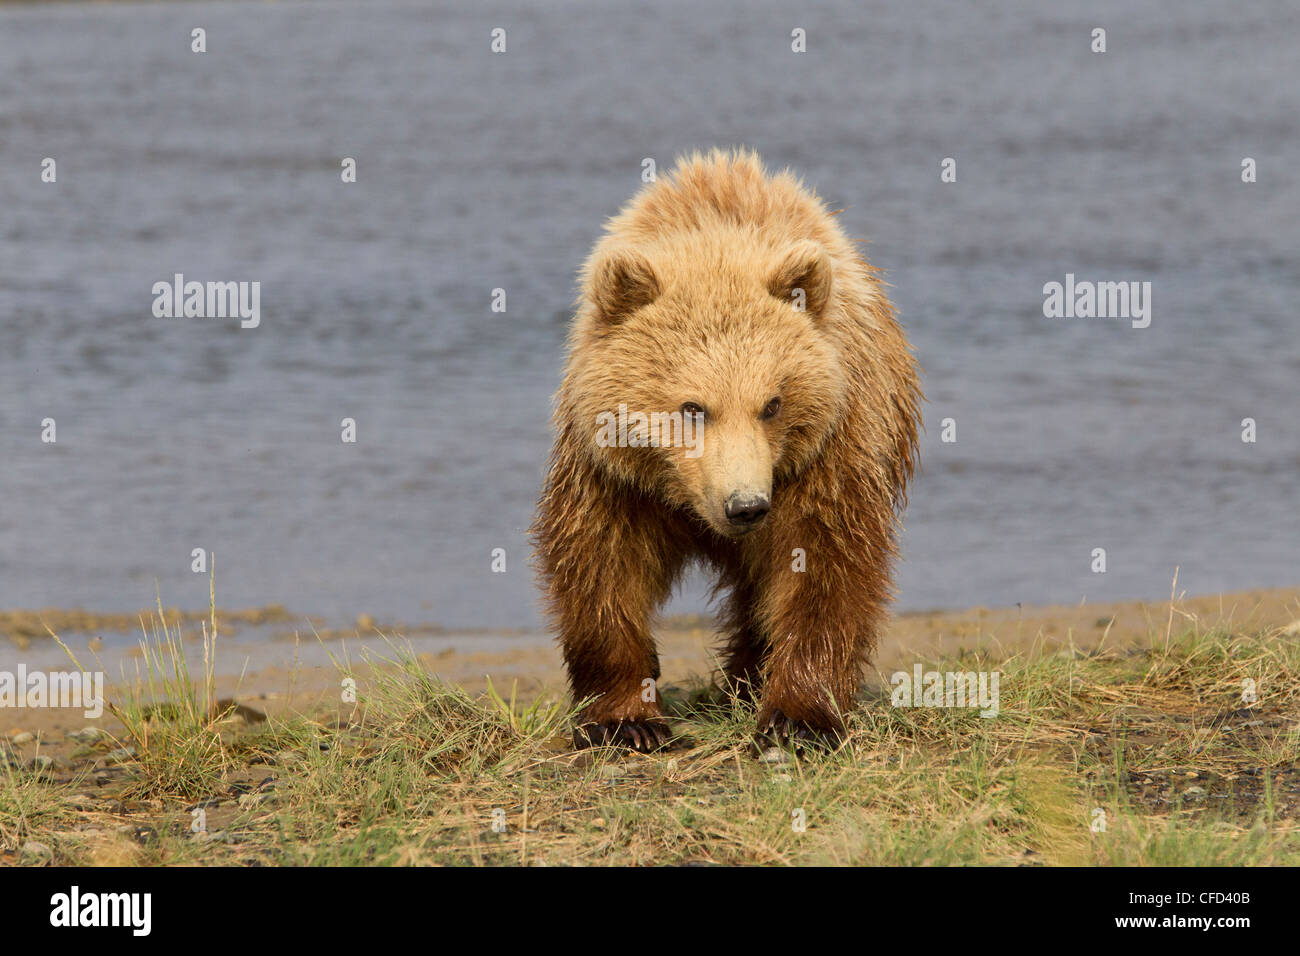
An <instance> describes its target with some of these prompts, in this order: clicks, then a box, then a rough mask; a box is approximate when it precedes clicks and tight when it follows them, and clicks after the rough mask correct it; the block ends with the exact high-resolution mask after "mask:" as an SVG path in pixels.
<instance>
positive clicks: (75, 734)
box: [68, 727, 108, 744]
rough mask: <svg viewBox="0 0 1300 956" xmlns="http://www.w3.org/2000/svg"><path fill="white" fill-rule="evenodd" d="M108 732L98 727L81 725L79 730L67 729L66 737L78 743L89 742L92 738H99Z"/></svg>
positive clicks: (105, 735)
mask: <svg viewBox="0 0 1300 956" xmlns="http://www.w3.org/2000/svg"><path fill="white" fill-rule="evenodd" d="M107 736H108V732H107V731H105V730H101V729H100V728H98V727H82V728H81V729H80V730H70V731H68V739H69V740H75V741H77V742H78V743H83V744H85V743H90V742H91V741H92V740H99V739H100V738H101V737H107Z"/></svg>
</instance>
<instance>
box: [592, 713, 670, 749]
mask: <svg viewBox="0 0 1300 956" xmlns="http://www.w3.org/2000/svg"><path fill="white" fill-rule="evenodd" d="M672 736H673V735H672V732H671V731H670V730H669V729H668V725H667V724H665V723H663V722H662V721H652V720H620V721H617V722H613V723H608V724H582V725H581V726H579V727H578V728H577V729H575V730H574V731H573V745H574V746H575V747H578V748H584V747H604V746H616V747H618V746H622V747H631V748H632V749H633V750H637V751H640V752H641V753H650V752H651V751H653V750H659V749H661V748H663V747H666V746H667V745H668V742H669V741H670V740H671V739H672Z"/></svg>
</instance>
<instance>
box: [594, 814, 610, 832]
mask: <svg viewBox="0 0 1300 956" xmlns="http://www.w3.org/2000/svg"><path fill="white" fill-rule="evenodd" d="M591 825H592V826H593V827H595V828H596V829H597V830H603V829H605V827H607V826H609V824H608V823H606V822H605V818H604V817H596V819H594V820H592V821H591Z"/></svg>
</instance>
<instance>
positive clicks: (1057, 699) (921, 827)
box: [0, 613, 1300, 865]
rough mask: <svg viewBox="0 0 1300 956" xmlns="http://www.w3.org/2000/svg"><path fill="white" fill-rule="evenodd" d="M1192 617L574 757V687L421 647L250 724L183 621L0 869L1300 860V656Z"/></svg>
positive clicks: (4, 801)
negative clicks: (473, 676) (990, 689)
mask: <svg viewBox="0 0 1300 956" xmlns="http://www.w3.org/2000/svg"><path fill="white" fill-rule="evenodd" d="M159 619H160V621H161V619H162V615H161V613H160V614H159ZM1180 628H1181V629H1182V632H1181V634H1175V632H1174V628H1173V618H1172V615H1171V618H1170V620H1169V622H1168V624H1167V625H1166V627H1165V628H1164V629H1163V633H1155V634H1153V635H1152V637H1151V638H1150V640H1149V641H1148V642H1147V644H1146V645H1145V646H1141V647H1136V648H1134V647H1129V648H1124V649H1113V650H1107V649H1103V650H1100V651H1093V652H1087V653H1085V652H1082V651H1080V650H1077V649H1067V650H1065V651H1052V652H1047V651H1042V650H1036V651H1033V652H1031V653H1027V654H1024V655H1019V656H1009V657H1007V656H1004V657H1001V658H1000V659H994V658H993V657H991V656H989V655H988V654H968V655H964V656H962V657H960V658H959V659H957V660H952V661H938V662H933V663H931V664H929V665H927V669H934V670H940V671H947V670H956V671H989V670H997V671H999V672H1000V674H1001V684H1000V686H1001V701H1000V713H999V714H998V716H997V717H996V718H993V719H986V718H982V717H980V716H979V715H978V713H977V712H976V711H974V710H970V709H944V708H916V709H905V708H894V707H891V706H890V701H889V694H888V690H887V689H885V690H882V691H877V692H875V693H874V694H872V695H869V698H868V699H867V700H866V701H865V702H864V704H863V706H862V707H861V708H859V710H858V712H857V713H856V714H855V715H853V718H852V723H851V729H852V733H851V736H850V738H849V739H848V741H847V743H846V744H845V746H844V747H843V748H841V749H840V750H839V751H838V752H836V753H833V754H821V755H809V756H804V757H801V758H800V759H797V760H787V761H786V762H782V763H766V762H761V761H759V760H757V759H756V758H755V755H754V752H753V750H752V749H751V746H750V743H749V732H750V729H751V727H752V723H753V713H752V711H751V710H750V709H749V708H748V707H747V706H746V705H744V704H741V703H739V702H737V701H736V700H734V699H729V698H726V697H724V696H721V695H720V694H718V693H717V692H716V691H713V690H710V689H709V688H706V687H703V686H700V687H693V688H691V687H687V688H675V689H674V688H670V689H669V690H668V692H667V700H666V704H667V706H668V708H669V711H670V713H672V714H673V715H674V718H675V724H676V729H677V731H678V732H679V734H680V738H679V743H678V745H677V747H676V748H675V749H673V750H671V751H668V752H665V753H661V754H655V755H650V756H644V755H638V754H631V753H625V752H620V751H613V750H597V751H585V752H574V751H572V750H571V749H570V747H569V742H568V728H569V727H570V726H571V724H570V721H571V716H572V715H571V713H570V712H569V710H568V707H567V705H565V704H564V703H562V698H559V697H555V698H550V699H548V698H546V697H542V698H539V699H536V700H532V701H529V702H527V703H521V702H520V701H518V700H516V699H514V695H513V694H511V695H510V697H509V699H507V698H506V697H505V696H504V695H501V694H498V693H497V692H496V691H495V689H492V690H491V691H490V692H489V693H488V694H486V695H482V696H478V697H475V696H471V695H469V694H467V693H466V692H464V691H463V690H461V689H459V688H457V687H452V686H447V685H445V684H443V683H441V682H440V681H438V680H437V679H436V678H435V677H433V676H431V675H430V674H428V673H427V672H426V671H425V670H424V669H423V668H422V667H421V665H420V664H419V663H418V662H417V661H416V660H415V659H414V657H413V656H411V655H410V654H408V653H404V652H402V651H400V650H398V651H395V652H394V654H393V656H392V657H391V658H390V659H388V660H386V661H378V662H371V663H379V664H380V665H381V666H380V667H378V668H376V669H374V670H372V671H371V672H370V676H369V677H368V678H367V679H366V680H364V681H363V680H362V679H361V678H360V677H355V678H354V679H356V681H357V685H358V700H357V702H356V703H355V704H352V703H348V704H340V705H339V706H338V708H337V709H336V710H335V711H334V712H332V713H329V714H321V713H318V714H314V715H311V716H300V717H295V718H293V719H290V720H271V721H268V722H266V723H261V724H257V725H243V724H241V723H239V721H238V720H236V719H234V718H233V717H232V716H231V715H229V714H225V713H223V712H222V708H220V707H218V706H216V705H215V704H214V702H213V701H212V699H211V691H210V681H208V680H206V679H200V680H197V681H196V680H195V679H194V678H193V677H192V676H191V675H190V674H189V671H188V667H187V665H185V663H184V654H183V652H182V650H181V647H182V645H181V642H180V641H179V638H178V637H177V636H176V635H175V633H174V631H173V630H172V629H169V628H168V627H167V626H165V625H164V626H162V627H161V629H160V630H155V631H154V633H153V635H152V637H151V639H150V643H151V646H152V653H153V656H152V657H147V658H146V659H147V660H150V661H152V663H151V664H150V665H149V668H148V674H147V675H145V678H144V679H142V680H141V681H140V682H139V684H138V686H137V687H136V688H135V690H134V691H133V692H132V694H131V695H130V696H128V698H127V699H126V700H124V701H120V702H117V703H116V704H115V706H116V708H117V709H116V711H115V712H116V713H117V714H118V716H119V717H120V718H121V720H122V722H123V724H124V725H125V726H126V727H127V737H128V738H129V741H130V742H131V744H132V745H133V746H135V747H136V748H137V754H136V759H135V760H134V761H133V762H130V763H128V764H127V765H126V766H125V767H124V768H116V772H117V773H118V776H117V777H115V778H114V779H112V780H109V781H103V780H102V778H101V779H97V780H95V782H94V783H92V782H91V781H92V779H94V778H96V777H97V776H98V775H102V774H104V773H107V772H108V770H107V769H106V768H104V767H102V766H101V764H102V760H101V758H102V755H103V751H104V750H105V749H106V748H108V747H109V746H116V745H120V744H121V743H123V741H108V742H104V743H103V744H100V745H96V746H92V747H90V748H83V750H82V753H81V757H80V763H78V762H77V761H76V760H74V761H73V766H72V767H71V769H70V770H69V771H67V772H66V773H63V774H61V775H59V774H56V775H55V779H54V780H50V779H48V778H43V777H41V776H39V775H32V774H28V773H24V772H20V771H16V770H13V769H9V770H6V771H5V774H6V775H7V776H6V778H5V779H4V786H3V787H0V844H2V849H3V851H4V852H5V853H6V854H7V855H6V856H5V857H0V858H4V859H9V860H11V861H23V862H32V863H37V862H42V861H44V860H46V859H47V857H46V856H43V855H42V854H41V853H39V852H37V851H29V852H28V853H27V854H26V855H23V854H22V852H21V848H22V847H23V846H24V845H28V844H33V843H35V844H40V845H43V846H44V847H45V848H46V849H48V851H49V853H48V857H49V858H52V859H53V860H55V861H56V862H61V863H81V862H86V863H101V862H113V863H124V862H125V863H139V864H165V863H182V862H197V863H210V864H241V863H260V864H307V865H338V864H423V863H434V864H436V863H444V864H502V865H529V864H551V865H568V864H580V865H589V864H596V865H600V864H618V865H644V864H652V865H653V864H775V865H803V864H904V865H912V864H935V865H952V864H995V865H996V864H1013V865H1014V864H1025V863H1029V864H1048V865H1053V864H1057V865H1062V864H1064V865H1068V864H1103V865H1106V864H1115V865H1161V864H1166V865H1183V864H1195V865H1199V864H1212V863H1213V864H1232V865H1269V864H1292V865H1294V864H1296V863H1300V832H1298V829H1297V822H1296V821H1297V814H1298V813H1300V769H1298V767H1300V761H1298V760H1297V756H1300V700H1298V696H1300V645H1298V644H1297V641H1296V640H1295V639H1294V636H1292V635H1286V634H1281V633H1254V634H1244V633H1233V632H1229V631H1222V630H1215V629H1203V628H1202V627H1201V626H1200V624H1199V622H1196V621H1190V622H1186V626H1183V624H1182V622H1180ZM212 637H213V640H214V641H215V635H213V636H212ZM205 648H206V649H207V651H208V652H209V653H211V652H212V651H213V647H212V646H211V645H208V644H205ZM339 668H340V679H341V680H342V679H343V678H344V677H346V676H348V675H350V674H351V671H350V669H349V667H348V665H347V664H346V663H339ZM210 673H211V670H210V658H209V666H208V667H207V668H205V670H204V675H210ZM150 678H152V681H151V680H150ZM1248 681H1249V682H1253V683H1247V682H1248ZM1250 688H1253V690H1254V693H1255V699H1254V700H1250V695H1249V694H1248V693H1247V694H1245V697H1244V698H1243V693H1244V692H1245V691H1247V690H1249V689H1250ZM160 698H166V699H167V700H168V701H169V702H170V703H171V704H172V705H173V706H171V707H170V708H160V707H159V704H160V703H161V700H160ZM241 728H242V729H241ZM96 784H98V785H96ZM87 791H91V792H89V793H88V792H87ZM200 810H201V811H203V813H204V814H205V815H206V820H204V821H203V822H204V824H205V829H204V830H203V832H195V826H194V825H195V821H196V819H197V817H196V811H200ZM1103 820H1104V824H1105V825H1104V829H1101V827H1100V824H1101V822H1102V821H1103ZM800 821H804V822H806V826H804V827H800V826H799V823H800Z"/></svg>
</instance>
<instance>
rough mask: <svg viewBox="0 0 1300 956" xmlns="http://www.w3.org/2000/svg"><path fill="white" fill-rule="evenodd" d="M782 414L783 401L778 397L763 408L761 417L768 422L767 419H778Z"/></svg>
mask: <svg viewBox="0 0 1300 956" xmlns="http://www.w3.org/2000/svg"><path fill="white" fill-rule="evenodd" d="M780 413H781V399H780V397H779V396H778V397H776V398H774V399H772V400H771V401H770V402H768V403H767V404H766V405H764V406H763V411H762V414H761V415H760V416H759V417H760V418H762V419H763V420H764V421H767V419H769V418H776V416H777V415H779V414H780Z"/></svg>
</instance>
